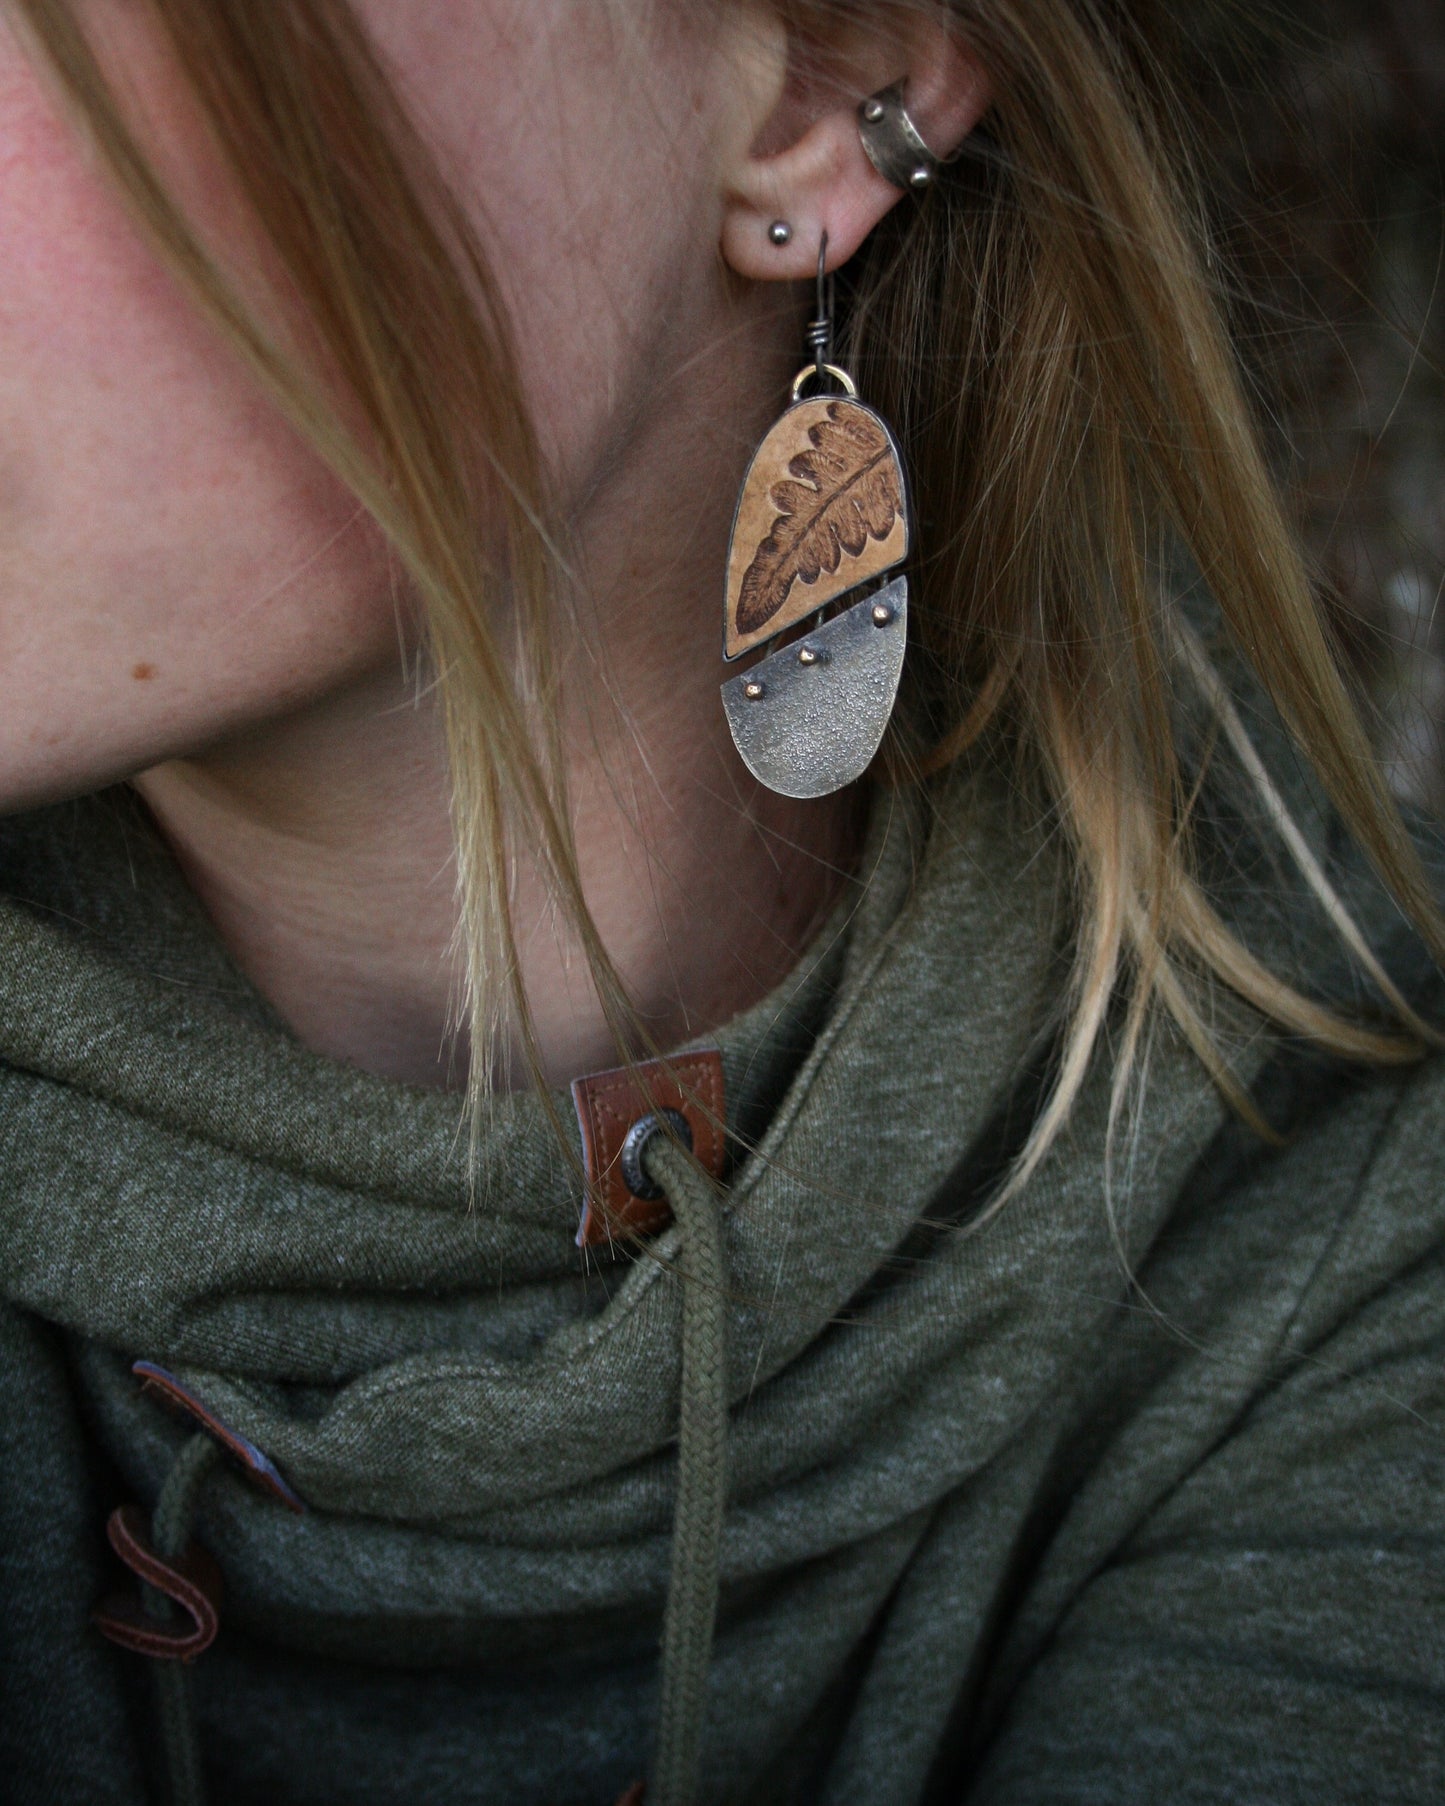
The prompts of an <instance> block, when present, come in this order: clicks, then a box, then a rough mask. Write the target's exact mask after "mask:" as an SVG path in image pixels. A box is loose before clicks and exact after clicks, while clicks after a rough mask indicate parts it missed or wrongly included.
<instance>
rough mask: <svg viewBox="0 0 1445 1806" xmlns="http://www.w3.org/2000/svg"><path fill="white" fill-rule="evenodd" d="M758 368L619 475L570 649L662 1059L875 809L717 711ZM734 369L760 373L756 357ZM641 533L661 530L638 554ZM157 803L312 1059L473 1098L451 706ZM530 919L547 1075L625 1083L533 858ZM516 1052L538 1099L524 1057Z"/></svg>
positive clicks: (835, 872)
mask: <svg viewBox="0 0 1445 1806" xmlns="http://www.w3.org/2000/svg"><path fill="white" fill-rule="evenodd" d="M753 352H754V355H753V357H752V363H751V381H752V385H753V398H752V400H751V401H749V400H748V395H749V390H748V388H747V386H745V385H743V384H741V383H738V384H735V385H734V386H733V388H732V389H731V391H730V390H729V388H728V386H727V385H726V383H725V382H722V381H719V380H718V379H719V377H720V376H725V374H726V373H725V372H724V373H719V372H710V373H708V375H709V376H711V377H712V379H713V380H712V382H710V383H709V387H710V389H711V391H712V393H714V394H720V395H723V396H726V395H728V394H729V393H732V394H734V395H739V396H741V397H742V401H741V403H740V404H739V405H736V406H733V407H730V408H729V409H727V411H726V412H727V418H726V419H725V420H723V421H721V422H720V428H721V430H720V431H719V432H718V433H717V434H716V435H715V436H714V438H713V439H711V440H709V439H708V438H707V437H706V436H705V435H701V434H696V435H694V436H693V439H692V441H691V442H690V449H688V450H687V451H685V452H680V449H679V445H678V430H677V428H678V417H677V413H676V412H675V411H674V410H673V409H670V408H667V407H662V408H660V409H659V411H658V419H657V422H656V425H655V428H650V427H648V426H647V425H644V426H642V427H640V428H639V430H638V432H637V433H636V435H635V436H634V439H633V441H632V443H631V445H630V447H629V448H628V449H629V455H628V457H627V458H626V460H625V461H624V464H623V466H622V469H623V474H622V475H621V476H619V477H618V478H616V479H614V480H613V481H611V482H609V483H606V484H599V485H598V486H597V487H596V489H595V490H594V492H593V494H592V495H591V496H590V497H589V499H588V502H587V505H586V508H585V509H583V510H581V511H579V516H578V532H577V536H576V537H577V543H578V545H579V548H580V556H579V564H580V567H581V569H582V570H583V572H584V574H585V579H586V592H587V597H588V598H589V599H590V600H589V603H588V606H587V607H586V610H585V615H586V619H585V620H584V623H583V627H582V629H581V630H580V631H579V634H578V636H577V638H576V640H575V642H574V643H573V644H572V645H571V647H570V648H569V659H570V664H571V671H570V673H569V676H570V679H571V681H570V682H568V683H567V684H566V685H565V686H564V687H565V692H566V694H567V695H568V697H569V698H570V700H569V701H568V703H567V704H566V705H565V706H566V711H567V712H566V716H565V719H564V721H563V724H562V726H563V734H562V743H563V748H564V758H565V761H566V774H565V775H566V778H567V782H568V790H569V797H570V802H571V808H572V820H573V829H574V835H575V841H576V846H577V853H578V861H579V866H580V871H581V877H582V885H583V894H584V896H585V897H586V900H587V903H588V906H589V909H590V911H591V913H592V916H593V919H594V921H595V923H596V926H597V928H598V931H599V933H600V935H601V938H602V941H603V944H604V945H605V947H606V948H607V950H608V953H609V955H610V957H611V959H612V961H613V963H614V964H615V966H616V967H617V969H618V971H619V973H620V975H621V976H622V978H623V980H624V982H625V983H626V985H627V987H628V990H629V993H630V996H631V998H632V1000H633V1003H634V1005H635V1007H636V1009H637V1011H638V1014H639V1017H640V1019H641V1022H642V1024H643V1026H644V1027H645V1029H646V1030H647V1033H648V1035H649V1037H650V1038H651V1039H652V1041H654V1042H655V1043H656V1044H658V1045H661V1046H667V1045H674V1044H676V1043H677V1042H678V1041H681V1040H683V1039H686V1038H689V1037H691V1036H693V1035H699V1034H705V1033H707V1032H709V1031H710V1030H711V1029H712V1028H714V1027H716V1026H717V1025H718V1024H719V1023H721V1022H722V1021H724V1020H726V1019H727V1018H728V1017H729V1016H731V1015H733V1014H735V1013H736V1012H737V1011H739V1010H741V1009H744V1008H746V1007H748V1005H750V1004H752V1003H753V1002H755V1001H757V1000H758V998H760V997H761V996H763V995H764V994H766V992H767V991H768V990H769V989H771V987H772V986H773V985H774V984H776V983H777V982H778V981H779V980H780V979H781V978H782V977H783V976H784V975H785V973H786V972H787V971H788V969H789V968H790V967H791V966H792V964H793V963H795V961H796V959H797V957H798V955H799V954H800V953H801V951H802V950H803V948H804V946H805V945H806V943H807V940H808V939H809V937H810V935H811V933H812V931H813V929H814V927H815V925H816V924H817V922H818V920H819V918H820V916H821V914H822V913H823V912H824V911H825V910H826V908H827V906H828V905H829V903H830V902H831V901H832V900H833V898H834V897H835V896H836V894H837V892H838V889H839V886H840V885H841V883H842V882H843V878H844V875H845V873H846V872H847V870H848V869H849V866H850V863H851V853H852V845H853V838H854V829H855V825H856V799H853V798H851V797H848V796H846V795H845V796H843V797H838V798H830V799H826V800H825V801H823V802H821V803H817V802H815V803H807V804H800V803H794V802H791V801H788V800H787V799H784V798H781V797H777V796H774V795H772V794H771V793H769V792H767V791H765V790H762V789H761V788H760V787H759V786H757V785H756V784H755V783H753V781H752V780H751V779H750V778H749V777H748V776H747V774H746V772H745V771H744V769H743V767H742V766H741V764H740V762H739V761H738V759H737V757H736V754H735V752H734V751H733V748H732V744H731V740H730V738H729V736H728V732H727V727H726V723H725V720H724V718H723V714H722V709H721V706H720V704H719V701H718V695H717V685H718V683H719V681H720V680H721V678H722V676H723V674H724V671H723V667H722V665H721V661H720V657H719V653H718V643H719V640H720V629H719V617H720V614H721V596H720V590H721V583H720V579H719V573H720V571H721V570H722V566H723V559H724V554H725V550H726V544H727V534H728V528H729V525H730V521H731V513H732V499H733V498H732V481H733V478H734V477H735V474H736V473H735V470H734V466H735V465H736V463H737V455H736V454H737V446H738V444H745V443H746V442H747V438H748V436H755V435H756V433H757V431H758V430H760V429H761V427H762V426H763V425H764V424H766V419H767V412H768V409H769V408H770V407H771V406H772V405H774V402H773V397H774V395H775V393H776V390H777V387H778V386H779V385H778V384H776V383H774V381H773V380H772V379H771V374H769V375H768V376H765V377H764V378H763V380H762V381H761V382H760V381H759V379H758V375H757V372H758V369H759V360H758V358H757V357H756V355H755V354H756V346H754V347H753ZM735 355H737V356H738V358H739V362H740V363H746V361H747V357H748V353H747V351H746V350H741V351H739V352H738V353H736V354H735ZM693 380H694V382H696V381H698V380H700V377H699V373H698V372H696V371H694V373H693ZM740 416H741V417H740ZM753 416H756V418H754V417H753ZM680 459H681V460H682V461H683V462H684V463H686V462H687V461H688V460H689V459H690V460H691V461H692V463H693V465H694V466H695V468H682V469H680V468H679V463H680ZM716 466H721V467H722V472H723V473H724V474H722V475H720V473H719V469H718V468H716ZM680 495H681V496H684V497H686V498H687V499H688V506H687V507H686V508H682V507H679V506H678V501H677V498H678V497H679V496H680ZM699 497H704V498H706V497H712V498H713V499H712V501H711V502H704V503H703V504H702V505H699V503H698V500H697V498H699ZM640 520H641V521H647V522H649V523H657V525H656V526H652V525H650V526H649V530H648V536H647V540H646V543H645V544H642V545H639V543H638V540H639V535H638V533H637V530H636V523H637V522H638V521H640ZM136 784H137V788H138V789H139V790H140V792H141V794H142V795H143V796H144V797H145V799H146V801H147V803H148V804H149V806H150V808H151V810H152V811H153V813H154V814H155V816H156V818H157V820H158V822H159V824H160V826H161V828H162V831H163V832H164V833H165V834H166V836H167V838H168V839H169V841H170V843H171V844H172V846H173V847H174V849H175V851H176V853H177V856H178V858H179V859H180V861H181V863H182V866H183V868H184V869H185V871H186V873H187V875H188V877H189V878H190V880H191V882H192V883H193V885H194V886H195V888H196V890H197V892H198V894H199V895H200V897H201V899H202V901H203V903H204V904H205V906H206V907H207V909H208V911H209V912H210V914H211V917H212V919H213V921H214V922H215V924H216V927H217V929H218V930H219V932H220V934H221V935H222V937H223V939H224V940H225V941H226V943H227V944H228V946H229V948H230V950H231V952H232V954H233V955H234V957H235V958H236V960H237V961H238V963H239V965H240V966H241V968H242V969H243V971H245V972H246V973H247V975H248V976H249V977H250V978H251V980H252V981H253V982H254V983H255V984H256V986H257V987H258V989H259V990H260V991H261V992H262V994H263V995H264V996H266V997H267V998H268V999H269V1000H270V1002H271V1003H272V1004H273V1006H274V1007H275V1008H276V1009H277V1011H278V1012H279V1014H280V1015H281V1016H282V1018H283V1019H284V1020H285V1021H286V1022H287V1023H288V1024H289V1025H290V1026H291V1028H292V1029H293V1030H294V1032H295V1033H296V1034H297V1035H298V1036H299V1038H300V1039H301V1040H302V1041H303V1042H304V1043H306V1044H307V1045H309V1046H311V1047H312V1048H314V1049H316V1050H317V1051H319V1052H322V1053H325V1054H329V1055H331V1056H333V1057H336V1058H339V1059H342V1060H346V1061H349V1062H352V1063H354V1064H356V1065H358V1066H360V1067H363V1068H365V1069H367V1070H370V1071H373V1072H376V1073H379V1074H381V1075H383V1076H386V1077H389V1078H394V1079H399V1080H403V1081H406V1082H410V1083H414V1084H423V1085H448V1084H459V1083H462V1082H464V1081H465V1078H466V1064H467V1062H466V1045H465V1041H464V1040H463V1039H461V1038H460V1037H459V1036H458V1033H457V1031H456V1004H457V1000H458V998H459V996H460V982H459V981H460V976H461V974H460V968H459V964H458V955H457V949H456V926H457V907H456V888H455V869H454V864H453V858H452V839H451V827H450V821H449V812H448V801H447V799H448V786H447V774H446V763H445V755H444V749H443V745H442V737H441V731H440V725H439V720H438V710H437V707H436V702H435V696H434V689H433V687H432V686H430V685H418V684H417V683H416V682H415V680H414V678H408V675H407V673H406V671H405V669H404V668H403V665H402V663H401V661H399V660H398V661H397V662H396V663H395V664H393V665H390V666H387V667H385V668H381V669H377V670H374V671H372V672H370V673H368V674H366V675H365V676H363V677H361V678H360V679H356V680H353V681H352V682H350V683H349V684H348V685H347V686H346V688H345V689H343V690H341V691H340V692H338V693H336V694H332V695H330V696H327V697H325V698H324V699H322V700H321V701H319V702H316V703H313V704H311V705H309V706H308V707H307V708H306V709H304V710H302V711H299V712H296V713H293V714H291V715H288V716H286V717H285V718H283V719H281V720H278V721H273V722H271V723H270V724H268V725H267V726H266V728H265V729H264V730H259V729H258V730H255V731H253V732H250V733H248V734H247V735H245V736H243V737H239V738H235V739H232V740H229V741H227V742H226V743H225V744H223V745H221V746H218V747H214V748H211V749H210V750H208V751H206V752H205V753H203V754H199V755H197V756H194V757H190V758H187V759H183V760H174V761H170V762H168V763H166V764H164V765H161V766H157V767H155V768H153V769H152V770H150V771H148V772H146V773H144V774H142V776H141V777H140V778H138V779H137V780H136ZM512 909H513V915H514V921H515V925H516V930H517V939H518V944H519V952H520V959H521V967H522V980H523V984H524V986H525V989H526V993H527V997H528V1000H529V1004H530V1008H531V1011H532V1016H533V1022H534V1028H535V1032H536V1037H537V1046H538V1050H539V1052H540V1055H541V1059H542V1064H543V1069H544V1072H545V1074H546V1076H547V1078H548V1079H549V1081H552V1082H561V1081H565V1080H566V1079H568V1078H570V1077H572V1076H575V1075H576V1074H578V1073H580V1072H586V1071H591V1070H595V1069H597V1068H598V1067H601V1066H607V1065H611V1064H614V1063H615V1060H616V1052H617V1050H616V1045H615V1042H614V1040H613V1038H612V1034H611V1031H610V1029H609V1027H608V1025H607V1023H606V1021H605V1019H604V1016H603V1012H602V1009H601V1006H600V1004H599V1002H598V999H597V997H596V994H595V991H594V990H593V987H592V985H591V983H590V980H589V977H588V973H587V968H586V963H585V961H584V960H583V958H582V955H581V952H580V949H579V948H578V947H577V945H576V944H575V942H574V941H573V940H572V938H571V937H570V936H569V934H567V933H566V932H564V931H563V930H562V929H561V928H560V926H559V925H558V922H557V918H556V916H555V914H554V912H553V911H552V909H551V908H550V904H549V899H548V897H547V895H546V891H545V887H544V885H543V883H542V881H541V878H540V876H539V874H538V872H537V870H536V869H535V867H533V866H532V865H530V864H529V863H528V861H527V859H526V858H525V857H524V856H519V858H518V860H517V863H516V866H515V870H514V874H513V884H512ZM509 1056H510V1057H509V1066H510V1073H511V1076H512V1077H513V1079H514V1081H516V1080H519V1079H520V1076H521V1074H522V1072H523V1063H522V1061H521V1059H520V1054H519V1049H518V1048H516V1047H515V1046H514V1047H512V1048H511V1049H510V1050H509ZM504 1076H505V1075H504Z"/></svg>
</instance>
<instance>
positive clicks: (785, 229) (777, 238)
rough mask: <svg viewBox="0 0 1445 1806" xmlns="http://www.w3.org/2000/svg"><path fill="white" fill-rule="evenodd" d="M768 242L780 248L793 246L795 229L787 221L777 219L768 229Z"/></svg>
mask: <svg viewBox="0 0 1445 1806" xmlns="http://www.w3.org/2000/svg"><path fill="white" fill-rule="evenodd" d="M768 240H769V242H770V243H771V244H775V245H778V246H782V245H787V244H791V243H792V242H793V228H792V227H791V226H790V225H789V224H788V222H787V221H786V220H785V219H775V220H774V221H773V223H772V225H771V226H769V227H768Z"/></svg>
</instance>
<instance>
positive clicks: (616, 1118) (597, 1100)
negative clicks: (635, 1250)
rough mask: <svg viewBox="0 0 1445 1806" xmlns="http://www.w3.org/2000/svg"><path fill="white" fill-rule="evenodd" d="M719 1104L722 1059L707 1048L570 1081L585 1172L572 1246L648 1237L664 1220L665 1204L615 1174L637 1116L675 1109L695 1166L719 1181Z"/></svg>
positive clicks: (723, 1145) (722, 1149)
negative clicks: (686, 1131) (641, 1195)
mask: <svg viewBox="0 0 1445 1806" xmlns="http://www.w3.org/2000/svg"><path fill="white" fill-rule="evenodd" d="M724 1101H725V1100H724V1097H723V1069H722V1055H721V1054H720V1053H719V1052H718V1051H717V1049H716V1048H711V1047H710V1048H707V1049H706V1050H705V1051H704V1052H702V1053H695V1054H682V1055H680V1056H679V1057H678V1058H677V1059H675V1060H666V1061H664V1060H648V1061H646V1062H644V1063H643V1064H642V1065H640V1066H619V1067H616V1068H615V1069H614V1070H613V1071H611V1072H593V1073H589V1074H588V1075H587V1077H586V1078H582V1079H574V1080H573V1081H572V1102H573V1103H574V1104H575V1106H576V1108H577V1123H578V1127H579V1128H580V1129H581V1131H582V1158H583V1160H584V1162H585V1164H586V1168H587V1193H586V1197H585V1199H584V1201H583V1205H582V1221H581V1223H580V1225H579V1226H578V1229H577V1246H578V1247H579V1248H595V1247H598V1246H599V1245H600V1244H601V1243H603V1242H610V1241H611V1240H612V1239H613V1238H614V1237H615V1236H626V1237H633V1236H639V1235H655V1234H656V1233H657V1231H658V1230H659V1229H665V1228H666V1227H667V1225H668V1224H669V1223H670V1222H671V1221H672V1209H671V1207H670V1206H669V1204H668V1202H667V1200H666V1199H665V1198H639V1197H637V1196H636V1195H635V1193H633V1192H632V1191H630V1190H629V1189H628V1185H627V1181H626V1180H625V1179H624V1178H623V1176H622V1164H621V1159H620V1156H621V1153H622V1144H623V1142H624V1141H625V1140H626V1139H627V1131H628V1130H629V1129H630V1128H631V1127H632V1125H633V1124H634V1123H635V1122H636V1121H637V1119H638V1118H639V1117H641V1116H647V1115H648V1114H650V1113H651V1112H652V1111H655V1110H678V1111H680V1112H681V1113H682V1115H683V1116H684V1117H685V1118H686V1119H687V1126H688V1128H689V1129H691V1130H692V1151H693V1155H694V1157H695V1158H696V1160H697V1163H698V1165H699V1166H701V1167H702V1168H703V1169H704V1170H705V1171H706V1172H709V1173H711V1174H712V1176H713V1178H715V1179H720V1178H721V1177H722V1170H723V1159H724V1156H725V1154H726V1152H727V1138H726V1136H725V1134H724V1132H723V1122H724V1116H723V1107H724Z"/></svg>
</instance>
